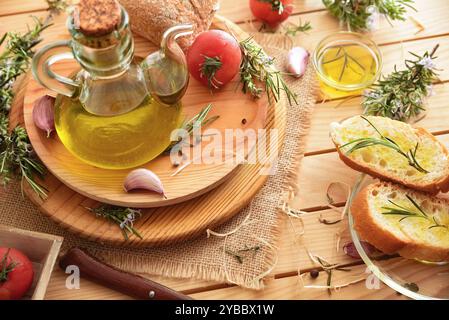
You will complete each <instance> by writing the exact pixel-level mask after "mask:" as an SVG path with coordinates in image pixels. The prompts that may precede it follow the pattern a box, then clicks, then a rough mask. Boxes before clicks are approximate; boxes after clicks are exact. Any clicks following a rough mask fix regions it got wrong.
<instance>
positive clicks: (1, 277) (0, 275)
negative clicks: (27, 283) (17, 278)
mask: <svg viewBox="0 0 449 320" xmlns="http://www.w3.org/2000/svg"><path fill="white" fill-rule="evenodd" d="M10 250H11V249H10V248H8V251H6V253H5V255H4V256H3V258H2V261H1V262H0V265H1V270H0V282H5V281H6V280H8V273H10V272H11V271H13V270H14V268H15V267H16V266H17V263H16V262H13V261H11V262H10V263H9V264H8V263H7V262H8V255H9V251H10Z"/></svg>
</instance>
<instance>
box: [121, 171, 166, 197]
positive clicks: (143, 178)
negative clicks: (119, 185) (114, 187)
mask: <svg viewBox="0 0 449 320" xmlns="http://www.w3.org/2000/svg"><path fill="white" fill-rule="evenodd" d="M123 188H124V189H125V191H126V192H129V191H131V190H135V189H146V190H149V191H154V192H156V193H159V194H161V195H163V196H164V198H166V196H165V193H164V187H163V185H162V182H161V180H160V179H159V177H158V176H157V175H156V174H155V173H154V172H153V171H151V170H148V169H142V168H141V169H135V170H133V171H131V172H130V173H129V174H128V175H127V176H126V178H125V182H124V184H123Z"/></svg>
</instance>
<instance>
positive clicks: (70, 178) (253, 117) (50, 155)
mask: <svg viewBox="0 0 449 320" xmlns="http://www.w3.org/2000/svg"><path fill="white" fill-rule="evenodd" d="M215 27H219V25H216V26H215ZM234 28H235V32H234V33H235V34H236V35H237V37H240V38H241V39H244V38H246V37H247V35H246V34H245V33H244V32H242V31H241V30H240V29H239V28H238V27H236V26H235V27H234ZM77 69H79V65H78V64H77V63H76V62H75V61H74V60H66V61H64V62H61V63H58V65H57V66H55V68H54V70H55V71H56V73H59V74H64V75H68V74H72V73H73V72H74V71H75V70H77ZM238 82H239V79H238V77H236V79H235V80H234V81H233V83H229V84H228V85H227V86H226V87H225V88H223V90H220V91H219V92H216V93H214V94H211V93H210V91H209V90H208V89H207V88H205V87H204V86H203V85H202V84H200V83H199V82H197V81H195V80H194V79H191V81H190V84H189V88H188V90H187V93H186V95H185V96H184V98H183V100H182V101H183V112H184V114H185V117H186V119H191V118H192V117H193V116H194V115H195V114H197V113H198V112H199V111H200V110H201V109H202V108H204V107H205V106H206V105H207V104H209V103H212V105H213V106H212V109H211V111H210V112H209V117H212V116H214V115H219V116H220V117H219V119H217V120H216V121H214V122H213V123H212V124H210V125H209V126H207V128H204V129H206V130H208V129H214V131H216V132H219V133H220V134H221V136H222V137H225V129H240V130H255V132H257V130H258V129H263V128H264V126H265V120H266V114H267V109H268V101H267V99H266V98H265V99H259V100H254V99H252V98H251V96H249V95H245V94H243V93H242V92H241V90H236V87H237V86H238ZM47 93H51V92H50V91H49V90H48V89H46V88H44V87H42V86H41V85H40V84H39V83H38V82H37V81H36V80H34V78H32V79H30V81H29V83H28V88H27V90H26V93H25V102H24V119H25V127H26V130H27V132H28V136H29V138H30V141H31V144H32V145H33V148H34V150H35V151H36V153H37V155H38V156H39V158H40V159H41V160H42V162H43V163H44V165H45V166H46V167H47V169H48V170H49V171H50V172H51V173H52V174H53V175H54V176H56V177H57V178H58V179H59V180H60V181H61V182H63V183H64V184H66V185H67V186H68V187H70V188H71V189H73V190H75V191H76V192H78V193H80V194H82V195H84V196H86V197H89V198H92V199H94V200H97V201H100V202H104V203H109V204H114V205H119V206H124V207H135V208H154V207H161V206H167V205H173V204H176V203H180V202H184V201H186V200H189V199H192V198H194V197H197V196H199V195H201V194H204V193H205V192H207V191H209V190H211V189H213V188H215V187H216V186H218V185H219V184H220V183H222V182H223V181H224V180H225V179H226V178H227V177H229V175H230V173H231V172H232V171H233V170H234V169H235V168H236V167H237V166H238V164H237V161H228V162H222V163H216V164H191V165H189V166H187V167H186V168H185V169H183V170H182V172H180V173H179V174H177V175H175V176H172V174H173V173H174V172H175V171H176V170H177V168H176V167H174V166H173V164H172V162H171V161H170V156H169V155H165V156H164V155H162V156H159V157H157V158H156V159H154V160H153V161H151V162H149V163H147V164H145V165H143V166H141V167H144V168H147V169H150V170H152V171H153V172H154V173H156V174H157V175H158V176H159V177H160V179H161V181H162V183H163V185H164V189H165V196H166V198H164V197H163V196H161V195H159V194H156V193H154V192H148V191H144V190H139V191H136V192H130V193H126V192H125V191H124V189H123V181H124V180H125V177H126V176H127V175H128V173H129V172H130V171H131V170H132V169H127V170H107V169H101V168H98V167H94V166H91V165H89V164H87V163H85V162H83V161H81V160H79V159H78V158H77V157H75V156H74V155H73V154H71V153H70V152H69V151H68V150H67V149H66V148H65V147H64V145H63V144H62V142H61V141H60V139H59V138H58V136H57V134H52V135H51V137H50V138H47V136H46V133H45V132H44V131H42V130H40V129H39V128H37V127H36V126H35V124H34V122H33V117H32V111H33V106H34V102H35V101H36V100H37V99H38V98H39V97H41V96H43V95H45V94H47ZM242 119H246V123H245V124H242ZM204 129H203V130H204ZM239 140H240V143H233V145H231V146H230V147H228V150H229V151H231V152H232V151H234V152H237V151H239V152H241V153H242V154H243V155H245V156H246V155H247V153H248V150H250V149H251V148H252V147H253V145H248V144H245V142H244V141H242V139H239ZM208 143H211V142H210V141H208V142H203V143H202V144H203V146H206V145H207V144H208ZM231 152H230V153H231ZM231 154H232V153H231ZM191 158H192V157H191ZM181 165H182V164H181Z"/></svg>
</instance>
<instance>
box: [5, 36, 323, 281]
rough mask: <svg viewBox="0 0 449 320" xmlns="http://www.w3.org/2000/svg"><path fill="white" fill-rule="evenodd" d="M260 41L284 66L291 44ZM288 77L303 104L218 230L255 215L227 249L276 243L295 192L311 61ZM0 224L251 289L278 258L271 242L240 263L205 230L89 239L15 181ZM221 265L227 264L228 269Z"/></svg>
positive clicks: (113, 257)
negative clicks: (191, 235)
mask: <svg viewBox="0 0 449 320" xmlns="http://www.w3.org/2000/svg"><path fill="white" fill-rule="evenodd" d="M256 40H257V41H258V42H259V43H260V44H262V45H263V46H264V47H265V50H266V51H267V53H268V54H271V55H272V56H273V57H275V58H276V60H277V61H278V64H279V65H280V66H281V65H282V64H283V63H284V59H285V55H286V52H285V51H284V50H282V48H285V49H287V48H286V43H285V41H284V38H283V37H277V36H271V35H262V36H260V35H257V36H256ZM286 80H287V81H288V83H289V86H290V87H291V88H292V90H293V91H294V92H297V93H298V101H299V105H298V106H295V105H294V106H288V107H287V115H286V121H287V126H286V132H285V139H284V145H283V147H282V149H281V152H280V157H279V159H278V161H277V170H276V174H275V175H273V176H270V177H269V178H268V180H267V182H266V184H265V185H264V187H263V188H262V189H261V190H260V192H259V193H258V194H257V195H256V197H255V198H254V199H253V200H252V201H251V203H250V204H249V205H248V206H247V207H246V208H245V209H243V210H242V211H241V212H240V213H239V214H237V215H236V216H235V217H234V218H233V219H231V220H230V221H229V222H227V223H225V224H224V225H223V226H221V227H220V228H217V229H216V230H214V231H217V232H219V233H226V232H229V231H230V230H233V229H235V228H236V226H238V225H240V224H241V223H242V222H243V221H244V220H245V218H246V217H247V216H248V215H249V214H250V215H251V220H254V222H253V223H250V224H247V225H245V226H243V227H242V228H240V229H239V231H238V232H236V233H234V234H232V235H231V236H229V237H228V238H227V240H226V241H227V248H228V249H230V250H233V251H237V250H239V249H242V248H243V247H244V246H245V245H246V246H250V247H251V246H254V245H256V244H261V241H262V242H265V243H268V244H270V246H271V247H272V248H273V247H275V245H276V241H277V239H278V235H279V228H280V226H281V224H282V220H283V217H284V215H282V214H280V211H279V207H280V205H281V204H282V202H283V201H286V198H285V196H284V195H285V194H288V195H290V196H291V194H295V193H296V192H297V183H296V182H297V174H298V170H299V165H300V162H301V159H302V157H303V155H304V146H305V138H306V135H307V133H308V129H309V124H310V118H311V113H312V111H313V107H314V102H315V92H316V80H315V73H314V71H313V69H312V67H311V66H310V65H309V67H308V69H307V71H306V73H305V75H304V76H303V78H301V79H300V80H293V78H290V77H286ZM284 103H286V102H285V101H284ZM288 198H290V197H287V200H288ZM0 223H2V224H6V225H11V226H15V227H18V228H23V229H28V230H34V231H40V232H46V233H51V234H56V235H60V236H63V237H64V239H65V240H64V244H63V249H62V251H63V252H64V251H65V250H67V249H68V248H70V247H73V246H81V247H84V248H87V249H88V250H89V252H91V253H92V254H94V255H95V256H97V257H99V258H101V259H103V260H104V261H105V262H107V263H109V264H111V265H114V266H116V267H118V268H122V269H124V270H128V271H131V272H137V273H144V274H149V275H161V276H166V277H174V278H194V279H201V280H213V281H218V282H231V283H235V284H238V285H240V286H243V287H247V288H251V289H261V288H263V286H264V279H258V278H257V277H258V276H259V275H261V274H263V273H264V272H265V271H267V270H270V269H271V268H272V267H273V264H274V262H275V260H276V252H273V250H272V249H271V248H270V246H262V249H261V250H259V251H258V252H257V254H256V255H255V256H254V257H253V258H250V259H245V260H244V263H243V264H240V263H239V262H238V261H237V260H236V259H235V258H234V257H232V256H229V255H226V254H223V238H217V237H210V238H207V235H206V233H205V234H204V236H201V237H199V238H198V239H195V240H192V241H189V242H185V243H179V244H176V245H172V246H167V247H163V248H151V249H150V248H148V249H146V248H135V249H134V248H120V247H119V248H117V247H112V246H107V245H101V244H99V243H94V242H90V241H88V240H85V239H81V238H79V237H77V236H76V235H74V234H71V233H68V232H67V231H65V230H63V229H62V228H60V227H59V226H57V225H56V224H54V223H53V222H52V221H51V220H49V219H48V218H46V217H44V216H43V215H42V214H41V213H39V212H38V210H37V209H36V208H35V207H34V205H33V204H31V202H29V201H27V200H26V199H23V198H22V196H21V194H20V187H19V185H18V184H12V185H11V186H10V188H8V190H7V191H6V192H5V193H4V194H3V195H2V196H1V199H0ZM223 259H226V260H225V261H224V260H223ZM223 265H226V266H227V268H226V270H225V269H224V268H223ZM255 279H257V280H256V281H255Z"/></svg>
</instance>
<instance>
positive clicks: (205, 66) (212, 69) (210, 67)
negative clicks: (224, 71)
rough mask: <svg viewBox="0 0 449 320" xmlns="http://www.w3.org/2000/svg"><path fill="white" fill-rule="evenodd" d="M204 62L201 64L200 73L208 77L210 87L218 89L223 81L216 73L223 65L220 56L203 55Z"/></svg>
mask: <svg viewBox="0 0 449 320" xmlns="http://www.w3.org/2000/svg"><path fill="white" fill-rule="evenodd" d="M203 57H204V62H203V63H202V64H201V66H200V74H201V76H202V77H206V78H207V82H208V85H209V89H212V88H214V89H218V88H219V87H220V86H221V85H222V84H223V83H222V82H220V81H219V80H217V79H216V78H215V74H216V73H217V71H218V70H220V68H221V67H222V65H223V64H222V63H221V60H220V58H219V57H208V56H203Z"/></svg>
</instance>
